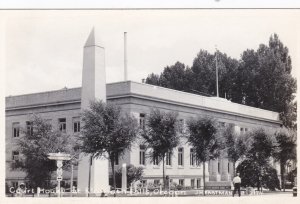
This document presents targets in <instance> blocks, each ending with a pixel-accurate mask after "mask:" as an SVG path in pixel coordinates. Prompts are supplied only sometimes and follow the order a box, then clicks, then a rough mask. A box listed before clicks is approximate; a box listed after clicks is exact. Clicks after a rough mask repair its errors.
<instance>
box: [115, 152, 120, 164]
mask: <svg viewBox="0 0 300 204" xmlns="http://www.w3.org/2000/svg"><path fill="white" fill-rule="evenodd" d="M115 165H119V155H118V154H117V155H115Z"/></svg>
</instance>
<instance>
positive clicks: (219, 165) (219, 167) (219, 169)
mask: <svg viewBox="0 0 300 204" xmlns="http://www.w3.org/2000/svg"><path fill="white" fill-rule="evenodd" d="M218 173H220V162H219V161H218Z"/></svg>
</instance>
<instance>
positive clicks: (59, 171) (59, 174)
mask: <svg viewBox="0 0 300 204" xmlns="http://www.w3.org/2000/svg"><path fill="white" fill-rule="evenodd" d="M56 173H57V176H61V175H62V173H63V170H62V168H58V169H57V170H56Z"/></svg>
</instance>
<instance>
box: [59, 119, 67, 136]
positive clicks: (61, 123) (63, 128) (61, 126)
mask: <svg viewBox="0 0 300 204" xmlns="http://www.w3.org/2000/svg"><path fill="white" fill-rule="evenodd" d="M58 127H59V131H61V132H64V133H65V132H66V127H67V122H66V118H59V119H58Z"/></svg>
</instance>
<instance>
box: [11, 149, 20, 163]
mask: <svg viewBox="0 0 300 204" xmlns="http://www.w3.org/2000/svg"><path fill="white" fill-rule="evenodd" d="M19 155H20V153H19V152H18V151H13V152H12V160H13V161H19Z"/></svg>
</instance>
